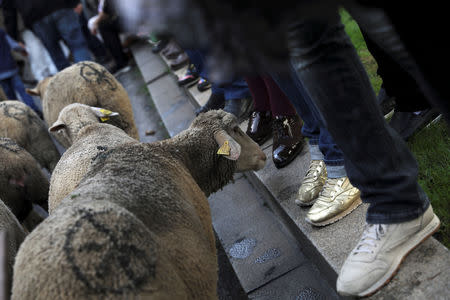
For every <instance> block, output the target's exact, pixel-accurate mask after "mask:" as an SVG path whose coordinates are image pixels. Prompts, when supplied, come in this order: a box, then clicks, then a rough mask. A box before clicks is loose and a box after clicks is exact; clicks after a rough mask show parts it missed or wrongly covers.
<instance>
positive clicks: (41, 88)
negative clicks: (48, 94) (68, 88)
mask: <svg viewBox="0 0 450 300" xmlns="http://www.w3.org/2000/svg"><path fill="white" fill-rule="evenodd" d="M50 79H52V76H50V77H45V78H44V79H42V80H41V81H39V83H38V84H37V85H36V86H35V87H34V88H32V89H26V90H25V91H26V92H27V94H29V95H32V96H39V97H41V98H43V97H44V94H45V91H46V90H47V86H48V84H49V83H50Z"/></svg>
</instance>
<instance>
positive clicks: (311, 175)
mask: <svg viewBox="0 0 450 300" xmlns="http://www.w3.org/2000/svg"><path fill="white" fill-rule="evenodd" d="M321 164H322V163H321V161H320V160H318V161H312V162H311V167H310V168H309V170H308V172H307V173H306V175H305V179H304V180H303V182H305V183H306V182H313V181H315V180H316V178H317V177H318V176H319V174H320V170H321V169H322V166H321Z"/></svg>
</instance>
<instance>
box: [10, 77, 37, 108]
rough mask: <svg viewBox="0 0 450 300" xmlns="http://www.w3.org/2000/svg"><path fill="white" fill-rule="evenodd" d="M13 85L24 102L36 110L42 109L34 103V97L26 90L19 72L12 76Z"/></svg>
mask: <svg viewBox="0 0 450 300" xmlns="http://www.w3.org/2000/svg"><path fill="white" fill-rule="evenodd" d="M11 82H12V85H13V86H14V90H15V91H16V92H17V93H18V94H19V95H20V98H21V100H22V101H23V103H25V104H26V105H28V106H29V107H31V108H32V109H33V110H34V111H36V112H39V111H40V109H39V108H38V107H37V106H36V104H35V103H34V100H33V98H31V96H30V95H28V94H27V93H26V92H25V86H24V85H23V82H22V79H20V76H19V74H16V75H14V76H13V77H12V78H11Z"/></svg>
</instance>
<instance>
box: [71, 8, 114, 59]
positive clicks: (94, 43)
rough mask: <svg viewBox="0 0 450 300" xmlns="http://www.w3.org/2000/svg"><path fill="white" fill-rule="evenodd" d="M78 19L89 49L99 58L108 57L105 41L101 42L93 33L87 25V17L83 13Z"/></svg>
mask: <svg viewBox="0 0 450 300" xmlns="http://www.w3.org/2000/svg"><path fill="white" fill-rule="evenodd" d="M78 20H79V22H80V28H81V32H82V33H83V36H84V38H85V39H86V43H87V46H88V48H89V50H90V51H91V52H92V54H94V56H95V57H96V58H97V59H105V58H106V57H107V53H106V49H105V46H103V43H102V42H100V41H99V40H98V38H97V37H96V36H95V35H93V34H91V32H90V31H89V28H88V26H87V20H86V17H85V16H84V14H83V13H81V14H80V15H79V17H78Z"/></svg>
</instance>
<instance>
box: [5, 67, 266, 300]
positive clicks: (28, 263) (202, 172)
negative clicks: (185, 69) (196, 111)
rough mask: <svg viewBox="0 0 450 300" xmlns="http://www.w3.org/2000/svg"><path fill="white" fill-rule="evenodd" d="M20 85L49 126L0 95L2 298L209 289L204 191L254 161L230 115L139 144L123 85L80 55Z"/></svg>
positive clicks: (197, 295)
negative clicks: (31, 84) (27, 86)
mask: <svg viewBox="0 0 450 300" xmlns="http://www.w3.org/2000/svg"><path fill="white" fill-rule="evenodd" d="M29 93H32V94H35V95H39V96H40V97H41V99H42V106H43V115H44V120H45V122H46V123H47V124H49V125H50V127H49V128H47V126H46V124H45V123H44V122H43V121H42V120H41V119H40V118H39V117H38V116H37V115H36V113H34V111H33V110H31V109H30V108H28V107H27V106H26V105H24V104H23V103H21V102H19V101H11V100H9V101H3V102H0V199H1V200H2V201H0V240H1V239H5V241H6V243H4V244H5V245H4V248H5V249H0V253H3V254H4V255H3V257H2V258H1V259H0V261H1V260H3V261H5V264H6V267H5V270H1V271H2V272H3V275H5V276H4V281H6V282H3V283H1V284H3V286H2V287H0V289H2V290H4V291H3V292H6V293H7V296H8V297H9V296H11V297H12V299H148V298H150V299H214V298H217V293H216V285H217V257H216V247H215V239H214V234H213V230H212V223H211V215H210V210H209V205H208V201H207V197H208V196H209V195H210V194H211V193H214V192H215V191H217V190H219V189H221V188H222V187H223V186H225V185H226V184H227V183H228V182H229V181H231V180H232V178H233V174H234V173H235V172H243V171H247V170H258V169H261V168H262V167H263V166H264V164H265V160H266V157H265V155H264V153H263V152H262V151H261V149H260V148H259V146H258V145H257V144H256V143H255V142H253V141H252V140H251V139H250V138H249V137H248V136H247V135H246V134H245V133H244V132H243V131H242V130H241V129H239V127H238V124H237V122H236V119H235V118H234V117H233V116H232V115H230V114H228V113H225V112H223V111H210V112H208V113H205V114H201V115H199V116H198V117H197V118H196V119H195V120H194V121H193V123H192V124H191V126H190V127H189V128H188V129H187V130H185V131H183V132H181V133H180V134H178V135H177V136H174V137H173V138H171V139H167V140H163V141H159V142H155V143H141V142H139V137H138V134H137V130H136V126H135V124H134V119H133V112H132V109H131V103H130V100H129V98H128V95H127V93H126V91H125V90H124V88H123V87H122V86H121V84H120V83H119V82H118V81H117V80H116V79H115V78H114V77H113V76H112V75H111V74H110V73H108V71H107V70H106V69H105V68H103V67H102V66H100V65H98V64H95V63H92V62H81V63H78V64H75V65H73V66H71V67H69V68H67V69H65V70H63V71H61V72H60V73H58V74H56V75H55V76H53V77H50V78H47V79H44V80H43V81H41V82H40V83H39V84H38V86H37V87H36V88H35V89H32V90H29ZM49 132H50V133H51V134H53V135H54V137H55V139H56V140H57V141H58V142H60V143H61V145H63V146H64V147H65V148H66V151H65V152H64V154H63V155H62V156H61V157H60V154H59V152H58V151H57V149H56V147H55V145H54V144H53V142H52V139H51V137H50V133H49ZM42 168H46V169H47V170H48V172H49V173H51V177H50V182H49V180H48V176H45V173H43V171H42ZM45 211H48V216H47V213H46V212H45ZM5 233H6V238H4V236H5ZM0 278H2V277H1V276H0ZM5 279H6V280H5ZM8 279H9V282H8ZM0 296H1V295H0Z"/></svg>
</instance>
